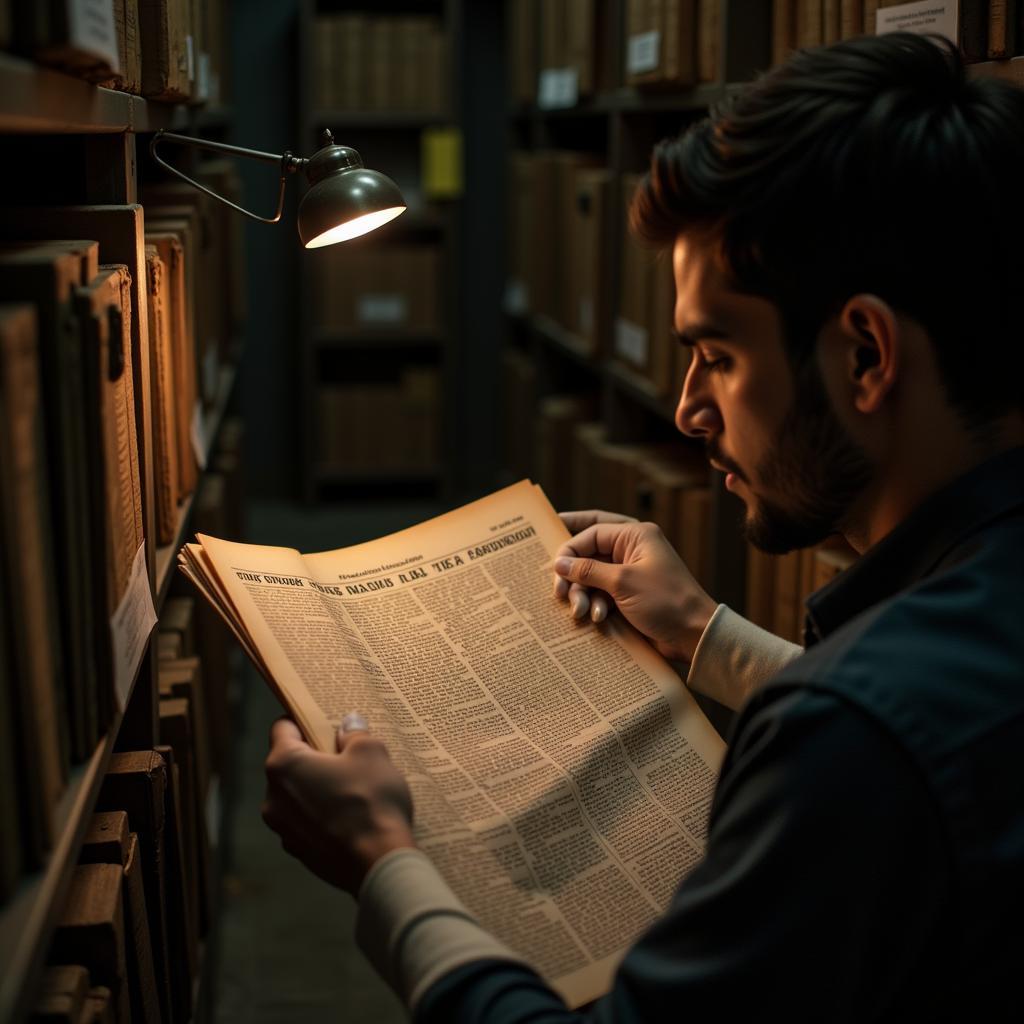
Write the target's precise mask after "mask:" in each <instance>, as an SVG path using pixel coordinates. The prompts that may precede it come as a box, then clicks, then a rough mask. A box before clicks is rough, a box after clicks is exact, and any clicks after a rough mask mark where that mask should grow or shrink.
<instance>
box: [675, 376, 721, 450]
mask: <svg viewBox="0 0 1024 1024" xmlns="http://www.w3.org/2000/svg"><path fill="white" fill-rule="evenodd" d="M676 427H677V429H678V430H679V432H680V433H683V434H686V435H687V436H689V437H700V438H704V439H705V440H706V439H708V438H711V437H715V436H717V435H718V434H720V433H721V432H722V417H721V414H720V413H719V411H718V406H717V405H716V404H715V402H714V400H713V399H712V397H711V395H710V394H709V393H708V389H707V376H706V374H705V373H704V371H703V368H702V365H701V363H700V360H699V359H696V358H694V359H691V360H690V365H689V367H688V369H687V371H686V376H685V377H684V378H683V390H682V393H681V394H680V396H679V405H678V406H676Z"/></svg>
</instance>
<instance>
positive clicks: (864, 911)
mask: <svg viewBox="0 0 1024 1024" xmlns="http://www.w3.org/2000/svg"><path fill="white" fill-rule="evenodd" d="M797 700H798V702H799V708H798V709H797V710H795V711H793V712H792V713H790V714H785V715H780V714H778V713H777V711H769V712H759V713H757V714H756V715H754V716H751V715H750V714H749V713H748V712H745V713H744V718H745V719H746V722H745V723H742V724H744V725H745V728H744V729H743V731H742V733H741V734H738V735H737V741H736V745H735V746H734V748H733V750H732V751H730V754H729V756H728V760H727V765H726V770H725V773H724V774H723V785H722V787H721V789H720V792H719V795H718V797H717V799H716V808H715V811H714V812H713V817H712V823H711V832H710V838H709V843H708V849H707V853H706V856H705V858H704V860H703V861H702V862H701V864H700V865H698V867H697V868H696V869H695V870H694V871H693V872H692V873H691V874H690V876H689V877H688V878H687V879H686V880H685V881H684V882H683V883H682V885H681V886H680V888H679V889H678V891H677V893H676V895H675V897H674V899H673V900H672V903H671V905H670V907H669V908H668V910H667V912H666V913H665V914H664V915H663V916H662V917H661V918H660V919H659V920H658V921H657V922H656V924H655V925H654V926H653V927H652V928H651V929H650V930H649V931H648V932H647V933H646V934H644V935H643V936H641V937H640V939H639V940H638V941H637V943H636V944H635V945H634V946H633V947H632V948H631V949H630V951H629V952H628V953H627V955H626V957H625V959H624V960H623V963H622V965H621V966H620V968H619V971H618V973H617V975H616V977H615V980H614V983H613V986H612V989H611V991H610V992H609V993H608V995H606V996H605V997H603V998H602V999H600V1000H598V1001H597V1002H596V1003H595V1004H593V1005H592V1006H591V1007H589V1008H587V1009H586V1010H585V1011H578V1012H573V1011H570V1010H568V1009H567V1008H566V1007H565V1006H564V1005H563V1004H562V1003H561V1002H560V1001H559V1000H558V997H557V996H556V995H555V994H554V993H553V992H552V991H551V989H550V988H548V987H547V986H546V985H545V984H544V982H543V981H542V980H541V979H540V978H539V977H538V976H537V975H536V974H534V973H533V972H531V971H530V970H529V969H528V968H526V967H523V966H520V965H515V964H509V963H507V962H506V963H502V962H499V961H496V960H486V959H482V960H478V961H476V962H475V963H474V962H467V963H464V964H463V965H462V966H461V967H459V968H458V969H456V970H455V971H453V972H450V973H448V974H446V975H443V976H442V977H441V978H440V979H439V980H438V981H437V982H435V983H434V984H433V985H432V986H430V987H429V988H428V989H427V990H426V991H425V994H424V995H423V997H422V999H421V1001H420V1003H419V1005H418V1008H417V1013H416V1020H417V1021H418V1022H419V1024H442V1022H449V1021H453V1020H458V1021H460V1024H498V1022H500V1024H526V1022H527V1021H529V1022H537V1021H543V1022H545V1024H569V1022H579V1021H583V1020H586V1021H592V1022H600V1024H611V1022H615V1024H639V1022H641V1021H645V1022H647V1021H653V1020H677V1019H683V1018H684V1016H685V1019H686V1020H688V1021H692V1022H693V1024H700V1022H702V1021H719V1020H744V1019H755V1018H756V1019H766V1020H786V1021H787V1022H793V1024H801V1022H804V1021H806V1022H812V1021H813V1022H820V1021H822V1020H828V1021H843V1022H854V1021H861V1020H877V1019H915V1015H916V1011H920V1012H921V1014H922V1016H919V1017H916V1019H923V1018H924V1017H927V1016H928V1011H930V1010H931V1009H935V1010H936V1012H938V1007H931V1006H928V1007H926V1006H925V1005H924V1002H928V1001H929V998H941V995H940V992H941V986H938V985H937V984H936V979H939V978H942V977H943V976H944V974H945V973H946V972H948V974H947V975H946V976H948V977H954V976H955V971H954V970H953V968H952V964H951V957H950V954H949V951H948V947H949V943H948V941H946V939H948V936H949V935H950V934H951V933H952V932H955V922H954V920H953V919H952V911H951V910H950V907H951V904H952V899H951V890H952V884H951V869H950V866H949V863H948V858H947V854H946V852H945V846H944V843H943V840H942V834H941V830H940V827H939V823H938V816H937V813H936V810H935V805H934V802H933V801H932V799H931V797H930V794H929V793H928V792H927V789H926V786H925V784H924V782H923V780H922V778H921V777H920V776H919V775H918V773H917V770H916V767H915V766H913V765H912V764H910V762H909V760H908V758H907V756H906V754H905V753H904V752H903V751H902V750H901V749H900V748H898V747H897V745H896V744H895V743H894V742H893V741H892V740H891V739H890V738H889V737H888V736H887V735H886V734H885V733H883V732H882V730H881V729H880V728H879V727H878V726H876V725H875V724H874V723H873V722H871V721H869V720H867V718H866V717H865V716H863V715H862V714H861V713H860V712H858V711H856V710H851V709H849V708H846V707H844V706H841V705H840V702H839V701H838V700H837V699H835V698H832V697H827V696H818V695H815V696H813V697H810V698H808V697H807V696H806V695H801V696H800V697H798V698H797ZM923 971H927V972H928V973H927V974H926V975H924V977H923V978H921V977H919V978H918V979H917V984H915V972H923ZM923 996H924V997H925V998H924V999H923V998H922V997H923ZM684 1011H685V1013H684Z"/></svg>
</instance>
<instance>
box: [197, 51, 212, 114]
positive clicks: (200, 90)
mask: <svg viewBox="0 0 1024 1024" xmlns="http://www.w3.org/2000/svg"><path fill="white" fill-rule="evenodd" d="M195 98H196V99H197V100H203V101H204V102H205V101H206V100H208V99H209V98H210V55H209V54H208V53H201V54H199V60H198V61H197V62H196V95H195Z"/></svg>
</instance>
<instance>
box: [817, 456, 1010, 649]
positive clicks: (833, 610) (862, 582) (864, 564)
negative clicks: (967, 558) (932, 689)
mask: <svg viewBox="0 0 1024 1024" xmlns="http://www.w3.org/2000/svg"><path fill="white" fill-rule="evenodd" d="M1021 508H1024V447H1021V448H1013V449H1011V450H1010V451H1007V452H1003V453H1002V454H1000V455H996V456H994V457H993V458H991V459H988V460H987V461H985V462H983V463H982V464H981V465H979V466H975V467H974V469H972V470H970V471H968V472H967V473H965V474H964V475H963V476H961V477H959V478H958V479H956V480H954V481H953V482H952V483H951V484H948V485H947V486H945V487H943V488H941V489H940V490H938V491H936V492H935V493H934V494H932V495H930V496H929V497H928V498H926V499H925V500H924V501H923V502H922V503H921V504H920V505H919V506H918V507H917V508H916V509H914V511H913V512H912V513H911V514H910V515H909V516H908V517H907V518H906V519H905V520H904V521H903V522H902V523H900V524H899V525H898V526H897V527H896V528H895V529H894V530H892V531H891V532H890V533H888V534H887V535H886V536H885V537H883V538H882V539H881V540H880V541H879V542H878V543H877V544H875V545H874V547H872V548H869V549H868V550H867V551H865V552H864V554H863V555H861V557H860V558H858V559H857V561H856V562H854V564H853V565H852V566H850V568H849V569H847V570H846V571H845V572H843V573H841V574H840V575H839V576H837V577H836V578H835V579H834V580H832V581H831V582H829V583H827V584H826V585H825V586H824V587H822V588H821V589H820V590H818V591H816V592H815V593H814V594H812V595H811V596H810V597H809V598H808V599H807V618H806V623H805V640H806V643H807V646H812V645H813V644H814V643H816V642H817V641H819V640H824V639H825V637H827V636H828V635H829V634H830V633H832V632H834V631H835V630H836V629H838V628H839V627H840V626H842V625H843V624H844V623H845V622H847V621H849V620H850V619H852V618H853V617H854V616H855V615H858V614H859V613H860V612H862V611H865V610H866V609H867V608H870V607H871V606H872V605H875V604H878V603H879V602H880V601H884V600H886V598H889V597H891V596H892V595H893V594H896V593H898V592H899V591H901V590H905V589H906V588H907V587H909V586H911V585H912V584H914V583H916V582H917V581H918V580H921V579H923V578H924V577H926V576H928V575H930V574H931V573H933V572H934V571H935V570H936V569H937V568H938V567H939V566H940V565H941V564H942V563H943V562H944V561H945V560H946V559H947V558H948V557H949V556H950V554H951V553H952V552H953V551H954V549H956V548H957V547H958V546H959V545H960V544H962V543H963V542H964V541H965V540H966V539H967V538H968V537H970V536H971V535H972V534H973V533H976V532H977V531H978V530H980V529H982V528H983V527H985V526H986V525H988V524H989V523H992V522H994V521H995V520H997V519H1001V518H1002V517H1004V516H1006V515H1008V514H1009V513H1012V512H1013V511H1014V510H1015V509H1021Z"/></svg>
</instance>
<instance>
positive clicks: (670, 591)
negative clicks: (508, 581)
mask: <svg viewBox="0 0 1024 1024" xmlns="http://www.w3.org/2000/svg"><path fill="white" fill-rule="evenodd" d="M560 515H561V518H562V521H563V522H564V523H565V525H566V526H567V527H568V528H569V530H570V531H572V533H573V534H574V536H573V538H572V539H571V540H569V541H567V542H566V543H565V544H563V545H562V547H561V548H559V549H558V551H557V552H556V554H555V572H556V574H557V575H556V578H555V594H556V595H557V596H558V597H560V598H562V599H563V600H568V601H569V603H570V605H571V607H572V614H573V615H574V617H576V618H584V617H585V616H587V615H590V617H591V618H592V619H594V621H597V622H600V621H601V620H602V619H603V618H604V617H605V616H606V615H607V614H608V611H609V610H610V608H609V601H611V602H614V603H615V605H617V606H618V609H619V611H620V612H622V614H623V616H625V618H626V619H627V621H628V622H629V623H630V624H631V625H632V626H633V627H634V628H636V629H637V630H639V632H641V633H642V634H643V635H644V636H645V637H647V639H648V640H650V641H651V643H652V644H653V645H654V647H655V649H656V650H657V651H658V652H659V653H660V654H661V655H662V656H663V657H666V658H670V659H672V660H673V661H685V662H689V661H690V660H692V658H693V652H694V650H695V649H696V647H697V642H698V641H699V640H700V637H701V634H702V633H703V632H704V628H705V626H707V624H708V620H709V619H710V618H711V616H712V615H713V614H714V611H715V608H716V607H717V602H716V601H715V600H714V599H713V598H712V597H710V596H709V595H708V593H707V592H706V591H705V590H704V589H703V588H702V587H701V586H700V584H699V583H698V582H697V581H696V580H695V579H694V578H693V574H692V573H691V572H690V570H689V569H687V568H686V566H685V564H684V563H683V561H682V559H681V558H680V557H679V555H678V554H676V552H675V549H674V548H673V547H672V545H671V544H669V542H668V541H667V540H666V539H665V535H664V534H663V533H662V532H661V530H660V529H658V527H657V526H655V525H654V523H639V522H637V521H636V520H635V519H632V518H630V517H629V516H623V515H617V514H616V513H614V512H601V511H587V512H562V513H560Z"/></svg>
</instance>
